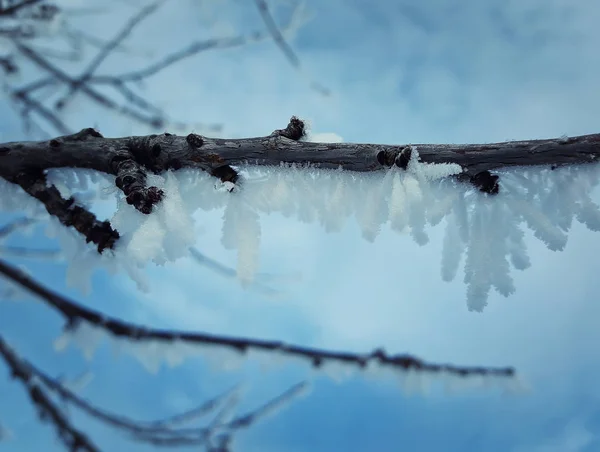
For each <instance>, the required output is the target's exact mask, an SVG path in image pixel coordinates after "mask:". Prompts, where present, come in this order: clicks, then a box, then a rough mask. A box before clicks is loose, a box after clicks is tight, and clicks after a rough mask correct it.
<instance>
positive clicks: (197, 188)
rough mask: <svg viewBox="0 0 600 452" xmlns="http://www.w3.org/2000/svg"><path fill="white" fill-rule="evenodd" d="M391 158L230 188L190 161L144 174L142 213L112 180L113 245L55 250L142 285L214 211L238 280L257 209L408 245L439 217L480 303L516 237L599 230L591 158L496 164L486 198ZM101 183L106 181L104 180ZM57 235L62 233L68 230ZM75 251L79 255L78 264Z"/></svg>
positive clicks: (518, 254) (507, 275)
mask: <svg viewBox="0 0 600 452" xmlns="http://www.w3.org/2000/svg"><path fill="white" fill-rule="evenodd" d="M195 143H196V144H195V145H199V144H200V142H199V141H197V142H195ZM202 146H205V145H204V144H202ZM407 149H409V150H410V152H408V151H407ZM398 155H405V156H408V157H409V158H408V160H407V162H406V165H405V166H406V168H405V169H402V168H401V167H400V166H398V165H392V166H391V167H390V168H389V169H387V170H381V171H376V172H367V173H359V172H351V171H343V170H336V169H322V168H315V167H311V166H299V165H281V166H256V165H239V166H236V167H235V168H232V170H233V171H234V173H232V174H235V175H236V176H239V177H240V178H241V183H239V184H237V185H235V188H236V189H235V190H233V191H232V190H231V188H232V184H231V181H225V182H222V181H219V180H218V179H216V178H214V177H212V176H211V175H209V174H208V173H207V172H203V171H201V170H199V169H189V168H185V169H179V170H169V171H166V172H162V173H160V174H153V173H152V172H151V171H148V173H147V174H144V177H143V179H144V182H143V184H144V187H156V190H157V191H159V192H160V193H162V194H163V199H162V200H161V202H159V203H158V204H156V205H154V206H153V210H152V212H151V213H150V214H144V213H142V212H141V211H140V209H139V206H138V207H137V208H136V207H135V206H134V205H131V204H129V203H128V202H127V196H129V195H127V194H126V193H125V192H123V191H122V190H117V189H116V188H114V189H113V191H112V193H113V194H114V196H115V197H116V201H117V211H116V213H113V212H111V211H105V212H103V218H107V219H108V220H109V221H110V225H111V227H112V228H114V230H116V231H118V233H119V235H120V239H119V240H118V241H117V242H116V244H115V247H114V250H111V252H110V253H107V252H105V253H104V254H107V256H106V257H104V258H102V259H99V258H97V257H92V256H91V254H89V253H87V251H86V252H83V251H82V250H83V249H85V250H88V249H92V248H93V247H92V248H90V247H89V246H87V247H86V246H85V244H83V245H82V244H81V243H79V244H78V245H77V249H76V252H75V251H69V250H73V249H74V247H73V246H67V247H66V249H67V253H69V255H68V256H65V257H67V259H68V260H69V261H71V259H72V260H73V262H72V266H73V267H76V268H77V271H78V272H81V271H82V269H86V271H88V272H90V271H91V270H92V269H93V267H94V266H95V265H98V263H100V264H101V265H110V266H112V267H113V270H114V269H117V268H118V267H121V268H124V269H125V270H126V272H127V273H128V274H129V275H130V276H131V277H132V278H134V280H136V282H138V285H139V286H140V287H143V286H144V281H143V280H142V277H141V269H142V268H143V267H144V266H145V265H146V264H147V263H149V262H154V263H156V264H160V265H162V264H165V263H167V262H170V261H174V260H177V259H179V258H181V257H185V256H188V255H190V251H189V249H190V247H191V246H197V247H198V248H199V249H202V243H201V242H197V234H196V228H197V226H201V224H196V222H197V220H199V219H201V218H202V215H198V212H199V211H200V212H202V211H212V210H215V209H217V210H219V211H220V213H219V215H222V221H223V223H222V237H221V243H222V244H223V246H224V247H225V248H226V249H230V250H233V251H235V252H236V253H237V268H236V272H237V277H238V278H239V280H240V281H241V282H242V283H243V284H244V285H246V286H248V285H250V284H252V283H253V279H254V276H255V275H256V272H257V271H258V268H259V266H260V242H261V241H263V240H268V239H269V238H268V237H264V234H262V232H261V218H262V217H263V216H264V215H269V214H271V213H281V214H282V215H283V216H285V217H287V218H289V219H290V220H296V221H301V222H306V223H318V224H320V225H321V226H322V227H323V228H324V230H325V231H326V232H337V231H340V230H341V229H342V228H343V227H344V225H346V224H347V223H348V222H351V221H352V222H355V223H356V224H357V225H358V226H359V227H360V230H361V233H362V236H363V238H365V239H366V240H368V241H374V240H377V238H378V236H379V234H380V231H381V230H382V229H383V228H387V227H389V228H391V229H392V230H393V231H396V232H398V233H407V234H409V235H410V236H411V237H412V238H413V240H414V241H415V242H416V243H418V244H419V245H425V244H427V243H428V241H429V235H428V234H429V229H430V228H431V227H435V226H437V225H440V227H441V225H444V227H445V238H444V242H443V243H444V246H443V252H442V257H441V276H442V278H443V279H444V280H446V281H451V280H453V279H454V278H455V277H456V276H457V275H458V273H459V270H460V268H461V266H464V281H465V284H466V286H467V305H468V307H469V309H470V310H474V311H481V310H482V309H483V308H484V307H485V305H486V303H487V300H488V297H489V294H490V293H491V291H492V289H493V290H495V291H496V292H498V293H499V294H501V295H503V296H508V295H510V294H511V293H513V292H514V291H515V290H516V288H515V286H514V283H513V280H512V277H511V271H512V269H513V268H514V269H517V270H525V269H526V268H528V267H529V266H530V265H531V262H530V259H529V257H528V254H527V248H526V246H525V235H524V234H525V232H526V231H527V230H528V229H529V230H531V231H532V233H533V235H534V236H535V237H536V238H538V239H539V240H541V241H543V242H544V243H545V245H546V246H547V247H548V248H549V249H550V250H553V251H560V250H562V249H564V247H565V246H566V242H567V234H568V231H569V229H570V227H571V225H572V222H573V220H574V219H575V220H577V221H578V222H580V223H582V224H584V225H585V226H586V227H588V228H589V229H591V230H594V231H597V230H600V210H599V209H598V206H597V205H596V204H595V202H594V201H593V200H592V197H591V194H592V190H593V189H594V187H596V185H597V184H598V179H599V177H598V173H599V166H598V165H596V164H589V165H581V166H565V167H560V168H558V169H555V170H551V169H548V168H532V167H529V168H513V169H510V170H503V171H500V172H499V174H501V175H502V177H501V178H500V179H499V181H498V180H497V179H494V181H496V182H498V183H499V184H500V185H501V190H500V191H499V193H498V194H497V195H494V196H489V195H487V194H484V193H481V192H480V191H479V190H478V188H477V187H476V186H473V185H469V184H463V183H460V182H459V181H457V180H456V179H453V178H448V176H452V175H459V176H461V175H462V174H463V173H462V170H461V168H460V167H459V165H456V164H430V163H423V162H421V161H419V148H418V147H414V146H411V147H408V148H406V149H404V150H403V151H402V152H400V154H398ZM148 165H150V163H148ZM148 165H147V166H146V167H144V170H140V169H139V168H137V167H131V168H129V169H131V170H132V171H134V172H136V171H138V170H140V171H147V170H148V169H149V166H148ZM125 166H127V165H125ZM150 167H151V165H150ZM89 174H90V171H89V170H66V169H65V170H52V171H49V172H48V175H47V178H48V179H47V180H48V182H49V183H50V182H51V183H52V184H53V186H54V187H56V190H58V192H59V193H60V195H61V196H62V197H63V198H67V197H71V196H72V197H73V198H74V199H75V200H76V202H77V203H80V204H82V205H91V206H92V207H93V205H94V204H95V203H97V202H98V200H94V199H93V197H90V196H88V195H89V193H90V190H88V192H87V194H85V196H84V195H83V194H82V193H81V190H82V186H83V185H84V181H85V180H86V178H89ZM469 177H470V176H469ZM104 180H105V181H106V183H107V184H108V185H110V184H111V180H112V181H113V182H114V180H115V179H112V178H111V177H106V178H105V179H104ZM124 182H127V183H129V182H131V181H121V182H120V183H121V185H123V184H124ZM99 183H100V184H102V183H103V181H102V179H99V182H89V183H88V187H92V189H91V191H92V192H95V193H96V195H100V197H101V198H102V197H104V198H105V197H106V194H107V190H106V188H103V187H99V186H98V184H99ZM132 183H133V182H132ZM5 185H6V184H5ZM11 185H12V184H8V185H7V186H6V187H4V190H8V193H10V195H9V196H8V197H2V198H1V199H0V205H2V206H3V207H4V208H5V209H7V208H8V209H9V210H11V209H15V208H20V207H21V201H18V200H20V199H21V198H22V194H21V193H20V192H19V190H20V189H19V188H17V189H15V187H14V186H11ZM125 185H126V184H125ZM125 185H123V186H125ZM140 186H141V185H140ZM125 191H126V190H125ZM13 197H14V199H15V200H17V202H13ZM25 198H27V196H26V197H25ZM92 201H93V203H92ZM11 202H12V204H13V205H11ZM22 205H23V206H24V208H25V209H27V210H28V211H30V212H31V215H35V216H36V217H37V218H41V217H40V211H39V206H38V205H37V204H36V203H35V202H34V203H33V204H32V202H31V200H30V199H23V204H22ZM41 215H42V217H44V215H43V213H42V214H41ZM99 218H102V217H101V216H99ZM53 221H54V220H53ZM56 229H57V231H56V233H57V234H59V236H60V235H64V234H65V233H64V231H62V232H61V231H60V229H63V230H64V229H65V228H60V227H58V228H56ZM66 234H67V235H68V234H71V235H72V229H71V232H67V233H66ZM75 240H76V238H75ZM399 243H400V242H399ZM82 246H83V248H82ZM390 246H391V247H393V246H394V244H393V243H390ZM398 246H400V245H398ZM399 251H401V250H399ZM78 255H82V256H84V255H85V256H86V259H88V257H89V259H88V260H86V262H85V263H84V262H82V260H81V259H79V258H77V256H78ZM109 261H113V263H110V264H109Z"/></svg>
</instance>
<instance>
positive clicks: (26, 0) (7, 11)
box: [0, 0, 42, 16]
mask: <svg viewBox="0 0 600 452" xmlns="http://www.w3.org/2000/svg"><path fill="white" fill-rule="evenodd" d="M41 2H42V0H23V1H22V2H21V3H16V4H14V5H12V6H7V7H6V8H2V9H0V16H12V15H14V14H15V13H17V12H19V11H20V10H21V9H24V8H27V7H28V6H33V5H35V4H37V3H41Z"/></svg>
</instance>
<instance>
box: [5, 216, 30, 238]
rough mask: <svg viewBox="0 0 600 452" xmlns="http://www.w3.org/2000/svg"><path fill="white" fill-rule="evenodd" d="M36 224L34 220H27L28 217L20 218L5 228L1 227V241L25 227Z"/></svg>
mask: <svg viewBox="0 0 600 452" xmlns="http://www.w3.org/2000/svg"><path fill="white" fill-rule="evenodd" d="M34 222H35V220H34V219H32V218H27V217H23V218H18V219H16V220H14V221H11V222H10V223H8V224H5V225H4V226H2V227H0V239H2V238H4V237H6V236H8V235H10V234H12V233H13V232H14V231H16V230H17V229H18V228H20V227H24V226H29V225H30V224H31V223H34Z"/></svg>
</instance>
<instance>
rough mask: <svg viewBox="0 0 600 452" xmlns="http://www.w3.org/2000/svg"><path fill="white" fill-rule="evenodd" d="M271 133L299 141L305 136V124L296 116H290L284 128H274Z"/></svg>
mask: <svg viewBox="0 0 600 452" xmlns="http://www.w3.org/2000/svg"><path fill="white" fill-rule="evenodd" d="M273 135H278V136H282V137H285V138H289V139H290V140H294V141H299V140H300V139H302V138H304V137H305V136H306V126H305V124H304V121H302V120H301V119H299V118H298V117H296V116H292V117H291V118H290V122H289V123H288V125H287V127H286V128H285V129H278V130H276V131H275V132H273Z"/></svg>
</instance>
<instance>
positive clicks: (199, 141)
mask: <svg viewBox="0 0 600 452" xmlns="http://www.w3.org/2000/svg"><path fill="white" fill-rule="evenodd" d="M185 141H187V144H189V145H190V147H192V148H199V147H202V145H203V144H204V138H202V137H201V136H200V135H198V134H196V133H190V134H189V135H188V136H187V137H185Z"/></svg>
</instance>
